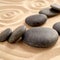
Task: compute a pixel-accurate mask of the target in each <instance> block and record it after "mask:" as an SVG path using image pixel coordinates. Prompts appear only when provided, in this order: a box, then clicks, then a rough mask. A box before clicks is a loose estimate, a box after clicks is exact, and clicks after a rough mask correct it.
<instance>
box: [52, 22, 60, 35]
mask: <svg viewBox="0 0 60 60" xmlns="http://www.w3.org/2000/svg"><path fill="white" fill-rule="evenodd" d="M53 28H54V29H55V30H56V31H57V32H58V34H59V35H60V22H57V23H55V24H54V25H53Z"/></svg>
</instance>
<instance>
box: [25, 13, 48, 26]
mask: <svg viewBox="0 0 60 60" xmlns="http://www.w3.org/2000/svg"><path fill="white" fill-rule="evenodd" d="M46 20H47V16H46V15H44V14H36V15H31V16H29V17H27V18H26V19H25V22H26V24H28V25H30V26H32V27H36V26H40V25H43V24H44V23H45V22H46Z"/></svg>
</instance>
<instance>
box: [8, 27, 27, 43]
mask: <svg viewBox="0 0 60 60" xmlns="http://www.w3.org/2000/svg"><path fill="white" fill-rule="evenodd" d="M25 31H26V27H25V26H19V27H18V28H16V29H15V30H14V31H13V33H12V34H11V36H10V38H9V40H8V42H9V43H15V42H16V41H17V40H18V39H20V37H22V35H23V34H24V32H25Z"/></svg>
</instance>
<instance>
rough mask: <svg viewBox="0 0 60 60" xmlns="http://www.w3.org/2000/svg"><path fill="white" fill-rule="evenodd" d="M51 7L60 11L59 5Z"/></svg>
mask: <svg viewBox="0 0 60 60" xmlns="http://www.w3.org/2000/svg"><path fill="white" fill-rule="evenodd" d="M51 7H52V8H53V9H55V10H57V11H60V5H59V4H52V5H51Z"/></svg>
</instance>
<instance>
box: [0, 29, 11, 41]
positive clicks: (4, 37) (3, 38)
mask: <svg viewBox="0 0 60 60" xmlns="http://www.w3.org/2000/svg"><path fill="white" fill-rule="evenodd" d="M11 33H12V31H11V29H10V28H7V29H5V30H4V31H2V32H1V33H0V42H4V41H6V40H8V38H9V36H10V35H11Z"/></svg>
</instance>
